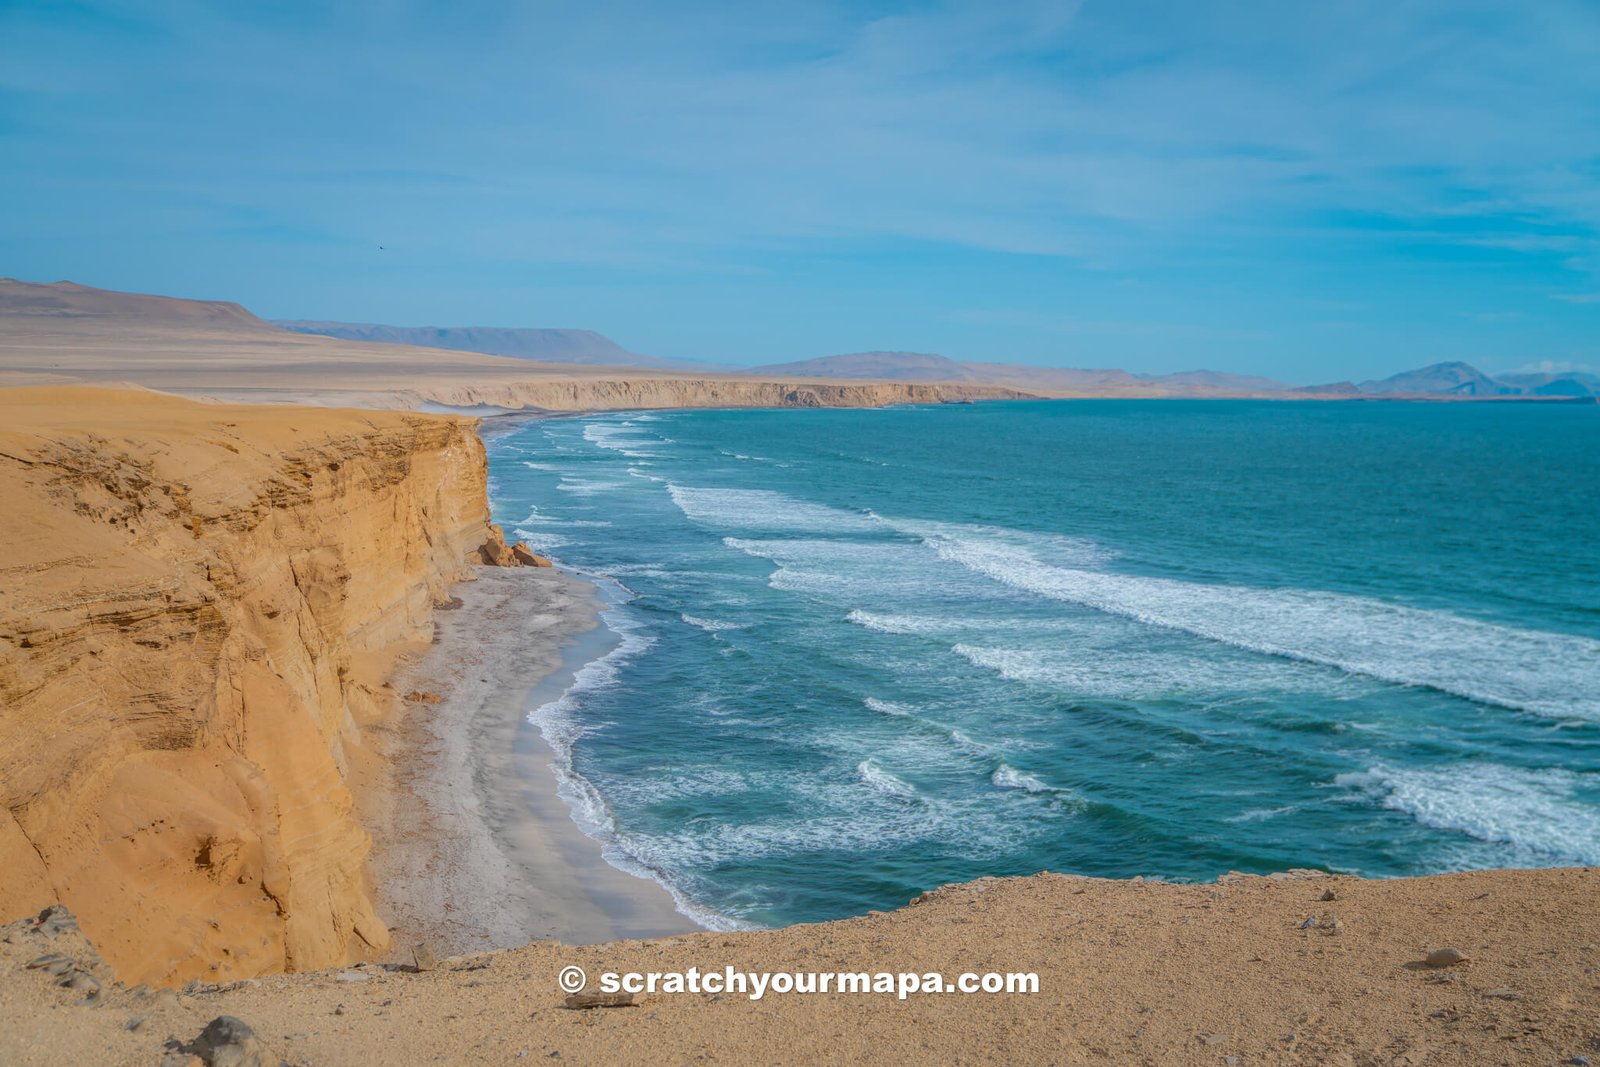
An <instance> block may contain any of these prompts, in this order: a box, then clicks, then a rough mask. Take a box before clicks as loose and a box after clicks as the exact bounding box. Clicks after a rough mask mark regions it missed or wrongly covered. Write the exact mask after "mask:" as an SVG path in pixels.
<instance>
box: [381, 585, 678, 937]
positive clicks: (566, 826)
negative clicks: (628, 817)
mask: <svg viewBox="0 0 1600 1067" xmlns="http://www.w3.org/2000/svg"><path fill="white" fill-rule="evenodd" d="M453 592H454V594H455V603H454V604H453V605H452V606H450V607H447V608H444V609H441V610H440V611H439V612H438V621H437V632H436V634H435V637H434V642H433V645H432V647H431V648H430V649H428V650H427V651H426V652H424V653H422V654H421V655H420V656H415V657H412V658H411V659H410V660H409V662H407V663H405V664H404V665H402V667H401V669H400V671H399V673H398V675H397V676H396V678H395V679H394V685H395V688H396V689H397V690H398V691H399V692H400V693H401V694H403V695H404V699H403V700H402V701H401V702H400V708H399V710H398V711H397V712H396V714H395V715H394V717H393V718H392V719H391V720H390V721H389V722H386V723H384V724H382V725H380V726H378V727H376V728H373V729H372V730H371V731H370V734H369V736H371V737H372V738H373V744H374V748H375V750H376V751H377V752H378V753H379V754H380V755H381V756H382V757H383V759H384V762H385V763H386V764H387V767H386V768H379V769H377V770H376V771H375V772H374V774H373V775H372V776H371V777H370V778H369V781H368V783H367V787H366V788H363V789H361V790H359V794H358V805H359V807H360V810H361V812H362V815H363V821H364V823H365V824H366V826H367V827H368V828H369V831H370V832H371V833H372V835H373V839H374V853H373V859H372V863H371V870H372V876H373V882H374V885H375V887H376V891H377V900H378V911H379V914H380V916H381V917H382V918H383V919H384V920H385V921H387V922H388V923H389V925H390V928H391V930H392V932H393V935H394V946H393V949H392V952H391V955H392V957H393V958H395V959H399V960H409V959H410V956H411V952H412V946H414V945H416V944H427V945H429V946H430V947H431V948H433V950H434V951H435V952H436V953H437V954H439V955H440V956H445V955H455V954H459V953H463V952H472V951H483V950H487V949H498V948H510V947H514V946H517V945H523V944H527V943H528V942H530V941H542V940H552V941H560V942H563V943H566V944H590V943H594V942H601V941H610V940H616V939H619V938H630V937H654V936H658V935H663V934H673V933H682V932H685V931H690V930H697V929H699V927H698V926H696V924H694V923H693V922H692V921H690V920H689V919H688V918H686V917H685V916H683V915H681V914H679V913H678V912H677V910H676V909H675V908H674V906H673V901H672V898H671V897H670V896H669V895H668V893H667V892H666V891H665V890H664V889H663V888H662V887H661V886H660V885H658V884H657V883H655V882H652V881H649V880H647V879H644V878H638V877H635V876H633V875H631V874H627V873H625V872H623V871H620V870H618V869H617V868H615V867H612V866H611V865H610V864H608V863H607V862H606V861H605V859H604V857H603V856H602V855H601V850H600V844H599V842H597V841H595V840H593V839H591V838H589V837H587V836H585V835H584V834H583V833H582V831H580V830H579V829H578V826H577V824H576V823H574V822H573V820H572V817H571V814H570V812H569V810H568V808H567V805H566V803H565V802H564V801H563V800H562V799H561V797H560V796H559V795H558V794H557V792H556V787H557V782H556V778H555V775H554V773H553V772H552V770H551V769H550V761H551V759H552V758H553V755H554V754H553V753H552V752H551V750H550V748H549V746H548V745H547V744H546V743H545V742H544V739H543V738H542V737H541V736H540V735H539V732H538V730H537V728H536V727H534V726H533V725H532V724H531V723H530V722H529V721H528V712H529V711H530V710H532V709H533V708H535V707H537V706H539V705H540V704H543V703H545V702H546V701H547V700H552V699H556V698H557V697H559V696H560V694H561V693H562V692H563V691H564V690H565V688H566V686H567V685H568V684H569V683H570V681H571V679H572V675H573V673H574V672H575V671H576V670H577V669H578V668H579V667H580V666H581V665H582V664H583V663H585V662H588V661H589V660H590V659H592V658H595V657H596V656H599V655H604V654H605V652H606V651H607V650H608V646H607V641H608V638H609V634H608V632H607V631H606V630H604V628H603V627H599V626H598V616H597V612H598V607H599V603H598V599H597V596H596V591H595V588H594V586H593V585H591V584H590V583H588V582H586V581H584V580H583V579H582V578H579V577H576V576H574V575H572V574H569V573H567V572H565V571H562V570H559V569H555V568H521V569H497V568H479V569H478V571H477V575H476V580H475V581H471V582H464V583H461V584H460V585H459V586H457V587H456V588H455V589H454V590H453Z"/></svg>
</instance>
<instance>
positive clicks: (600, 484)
mask: <svg viewBox="0 0 1600 1067" xmlns="http://www.w3.org/2000/svg"><path fill="white" fill-rule="evenodd" d="M556 488H557V489H559V490H561V491H562V492H563V493H571V494H572V495H573V496H594V495H595V494H596V493H607V492H610V491H611V490H613V489H621V488H622V483H621V482H610V481H606V480H605V479H603V478H575V477H573V476H572V475H570V474H563V475H562V476H561V484H560V485H558V486H556Z"/></svg>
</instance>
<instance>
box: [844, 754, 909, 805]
mask: <svg viewBox="0 0 1600 1067" xmlns="http://www.w3.org/2000/svg"><path fill="white" fill-rule="evenodd" d="M856 776H857V777H858V778H860V779H861V782H862V784H863V785H865V786H867V787H868V788H870V789H873V790H875V791H877V792H879V793H882V794H884V795H885V796H890V797H895V798H896V799H899V800H914V799H916V796H917V787H916V786H914V785H912V784H911V783H910V782H908V781H906V780H905V779H904V778H900V777H897V776H896V775H894V774H891V773H890V772H889V771H886V770H884V769H883V768H882V767H880V766H878V764H877V761H875V760H871V759H864V760H862V761H861V762H860V763H858V764H856Z"/></svg>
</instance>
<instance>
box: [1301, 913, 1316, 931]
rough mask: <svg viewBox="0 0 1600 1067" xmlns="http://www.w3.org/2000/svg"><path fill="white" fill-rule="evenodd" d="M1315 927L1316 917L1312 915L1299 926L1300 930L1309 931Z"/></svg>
mask: <svg viewBox="0 0 1600 1067" xmlns="http://www.w3.org/2000/svg"><path fill="white" fill-rule="evenodd" d="M1315 925H1317V917H1316V916H1315V915H1313V916H1311V918H1309V919H1307V920H1306V921H1305V922H1303V923H1301V924H1300V929H1302V930H1309V929H1311V928H1312V927H1313V926H1315Z"/></svg>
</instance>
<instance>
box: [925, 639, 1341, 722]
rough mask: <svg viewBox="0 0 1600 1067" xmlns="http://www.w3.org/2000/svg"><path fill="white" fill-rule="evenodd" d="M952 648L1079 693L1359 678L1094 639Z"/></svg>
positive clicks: (1007, 674)
mask: <svg viewBox="0 0 1600 1067" xmlns="http://www.w3.org/2000/svg"><path fill="white" fill-rule="evenodd" d="M950 650H951V651H952V652H954V653H955V654H956V655H958V656H960V657H961V658H962V659H964V660H966V661H967V662H968V663H971V664H972V665H974V666H976V667H982V668H984V669H985V670H991V671H994V672H995V673H996V674H998V675H1000V676H1001V677H1002V678H1008V679H1010V680H1011V681H1013V682H1024V683H1027V684H1030V685H1039V686H1045V687H1048V688H1051V689H1056V690H1060V691H1063V692H1066V693H1071V694H1073V695H1075V696H1080V697H1081V696H1095V697H1108V698H1111V699H1114V700H1141V699H1153V698H1156V697H1162V696H1172V695H1174V694H1190V695H1204V694H1209V693H1213V692H1216V691H1217V690H1218V689H1219V688H1220V689H1222V690H1225V691H1239V690H1246V691H1249V692H1253V693H1268V692H1283V691H1292V692H1302V693H1303V692H1316V693H1320V694H1324V695H1330V696H1332V695H1337V694H1339V693H1340V692H1342V691H1343V690H1344V689H1345V688H1347V687H1348V683H1350V682H1352V681H1355V679H1352V678H1349V677H1348V676H1342V675H1333V674H1331V673H1327V672H1320V671H1317V670H1316V668H1314V667H1308V666H1304V665H1301V664H1298V663H1285V662H1283V661H1281V660H1260V661H1257V662H1250V661H1249V660H1248V659H1246V657H1243V656H1240V657H1237V658H1236V659H1235V660H1233V661H1232V662H1223V661H1212V662H1205V663H1198V664H1197V663H1196V662H1195V661H1194V658H1193V657H1191V656H1185V655H1181V654H1178V653H1174V652H1145V651H1141V650H1137V649H1132V650H1130V649H1125V648H1120V647H1117V646H1116V645H1106V644H1095V643H1088V642H1086V643H1084V644H1083V645H1081V646H1075V647H1068V648H1066V649H1064V650H1063V649H1053V648H1052V649H1041V648H995V647H990V646H981V645H972V644H967V643H965V642H961V643H957V644H955V645H953V646H951V649H950ZM1323 675H1325V676H1323ZM1368 684H1371V683H1368ZM1206 706H1207V707H1215V706H1217V705H1216V704H1207V705H1206Z"/></svg>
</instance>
